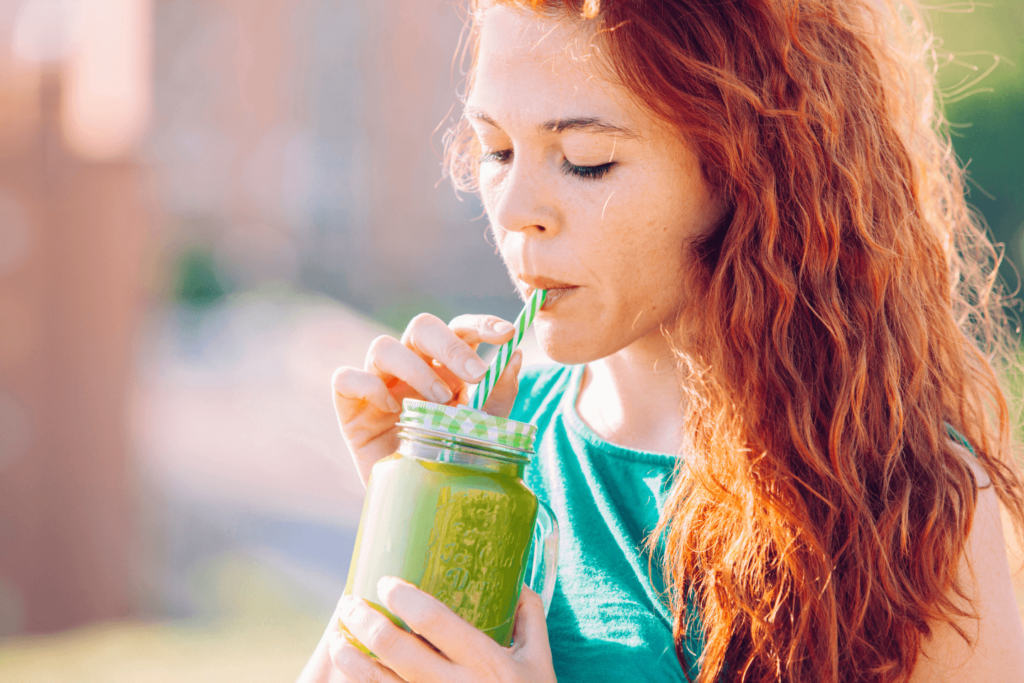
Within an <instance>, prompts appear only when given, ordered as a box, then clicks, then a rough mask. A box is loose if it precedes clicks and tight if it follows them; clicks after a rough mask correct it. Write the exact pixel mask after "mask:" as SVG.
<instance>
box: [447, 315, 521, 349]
mask: <svg viewBox="0 0 1024 683" xmlns="http://www.w3.org/2000/svg"><path fill="white" fill-rule="evenodd" d="M448 327H450V328H451V330H452V332H454V333H455V334H457V335H458V336H459V338H460V339H462V341H464V342H466V343H467V344H469V345H470V346H472V347H473V348H474V349H475V348H476V347H477V346H478V345H479V344H481V343H484V344H494V345H495V346H497V345H498V344H504V343H505V342H507V341H508V340H509V339H511V338H512V333H513V332H515V330H516V328H515V325H513V324H512V323H510V322H508V321H507V320H502V319H501V318H499V317H498V316H495V315H460V316H459V317H457V318H454V319H452V321H451V322H450V323H448Z"/></svg>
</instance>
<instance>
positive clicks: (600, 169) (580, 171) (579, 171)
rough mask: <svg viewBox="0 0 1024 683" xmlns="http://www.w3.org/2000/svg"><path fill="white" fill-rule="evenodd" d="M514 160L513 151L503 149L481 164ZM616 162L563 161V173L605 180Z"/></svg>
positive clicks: (488, 153) (485, 155)
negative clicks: (586, 163) (578, 164)
mask: <svg viewBox="0 0 1024 683" xmlns="http://www.w3.org/2000/svg"><path fill="white" fill-rule="evenodd" d="M511 159H512V150H510V149H503V150H501V151H498V152H487V153H486V154H484V155H482V156H481V157H480V163H487V162H496V163H499V164H507V163H508V162H509V161H510V160H511ZM615 164H616V162H614V161H610V162H608V163H607V164H601V165H599V166H577V165H576V164H572V163H569V160H568V159H565V160H564V161H562V172H563V173H565V174H566V175H571V176H576V177H577V178H582V179H584V180H597V179H598V178H603V177H604V176H605V175H607V173H608V172H609V171H610V170H612V166H614V165H615Z"/></svg>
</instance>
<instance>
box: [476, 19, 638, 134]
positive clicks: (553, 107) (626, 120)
mask: <svg viewBox="0 0 1024 683" xmlns="http://www.w3.org/2000/svg"><path fill="white" fill-rule="evenodd" d="M481 24H482V28H481V33H480V42H479V46H478V56H477V63H476V73H475V76H474V82H473V89H472V92H470V95H469V99H468V102H467V104H468V106H469V107H471V108H472V109H474V110H477V111H483V112H486V113H487V114H488V115H489V116H490V117H491V118H493V119H494V120H496V121H497V122H498V123H499V124H500V125H501V126H502V127H505V126H512V127H519V126H524V127H525V126H533V125H536V124H537V123H539V122H541V121H549V120H553V119H560V118H565V117H567V116H582V117H599V118H601V119H604V120H608V121H609V122H611V123H614V124H618V125H622V126H625V127H630V124H634V123H638V121H637V119H639V118H642V114H641V113H640V112H639V111H638V110H637V108H636V106H635V105H632V103H631V102H630V98H629V97H628V94H627V93H626V91H625V89H624V88H622V86H620V85H618V84H616V83H614V82H612V81H611V80H610V78H609V75H608V74H609V70H608V69H607V67H606V62H604V61H602V60H603V56H602V54H601V51H600V48H599V46H598V45H597V44H596V43H595V41H593V40H591V38H590V36H589V35H588V34H587V33H586V32H585V31H582V30H580V28H579V27H578V26H577V25H576V24H574V23H572V22H571V21H569V20H555V19H550V18H545V17H541V16H539V15H538V14H536V13H535V12H533V11H531V10H517V9H514V8H510V7H505V6H502V5H492V6H491V7H490V8H489V9H488V10H487V11H486V13H485V14H484V17H483V20H482V22H481Z"/></svg>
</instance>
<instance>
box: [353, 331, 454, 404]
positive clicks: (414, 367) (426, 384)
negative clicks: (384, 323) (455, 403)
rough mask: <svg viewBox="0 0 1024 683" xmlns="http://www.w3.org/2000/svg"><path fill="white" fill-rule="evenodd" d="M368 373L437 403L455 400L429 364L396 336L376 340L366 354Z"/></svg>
mask: <svg viewBox="0 0 1024 683" xmlns="http://www.w3.org/2000/svg"><path fill="white" fill-rule="evenodd" d="M366 371H367V372H371V373H373V374H375V375H378V376H380V377H381V379H382V380H383V381H385V382H386V381H387V379H388V378H391V377H396V378H398V379H400V380H402V381H403V382H405V383H407V384H408V385H409V386H411V387H412V388H413V389H415V390H416V391H417V392H419V394H420V396H423V397H425V398H426V399H427V400H428V401H434V402H435V403H448V401H450V400H452V390H451V389H450V388H449V387H448V385H447V384H445V383H444V381H443V380H442V379H441V378H440V377H438V376H437V373H436V372H434V370H433V369H432V368H431V367H430V364H429V363H428V362H427V361H425V360H423V358H422V357H421V356H419V355H417V354H416V353H414V352H413V351H412V350H411V349H410V348H408V347H407V346H406V345H405V344H402V343H401V342H399V341H398V340H397V339H395V338H394V337H388V336H384V337H377V339H375V340H373V343H372V344H370V350H369V352H368V353H367V354H366Z"/></svg>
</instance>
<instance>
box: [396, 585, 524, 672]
mask: <svg viewBox="0 0 1024 683" xmlns="http://www.w3.org/2000/svg"><path fill="white" fill-rule="evenodd" d="M377 595H378V596H380V599H381V602H383V603H384V606H385V607H387V608H388V609H389V610H391V612H392V613H393V614H395V615H396V616H397V617H398V618H399V619H401V620H403V621H404V622H405V623H406V624H408V625H409V627H410V628H411V629H412V630H413V631H415V632H416V633H419V634H420V635H421V636H423V637H424V638H426V639H427V640H428V641H430V643H431V644H432V645H433V646H434V647H436V648H437V649H438V650H440V651H441V652H442V653H444V655H445V656H446V657H447V658H448V659H450V660H451V661H452V662H454V663H455V664H457V665H461V666H468V667H472V666H474V665H479V664H481V663H483V662H491V661H494V660H495V659H497V658H500V657H502V656H507V655H506V654H505V650H504V648H502V647H501V646H500V645H498V644H497V643H495V642H494V641H493V640H491V639H490V638H489V637H488V636H486V635H484V633H483V632H482V631H480V630H479V629H477V628H475V627H473V626H472V625H470V624H469V622H467V621H466V620H465V619H463V618H462V617H460V616H459V615H457V614H455V612H452V611H451V610H450V609H448V607H447V606H446V605H445V604H444V603H442V602H441V601H440V600H438V599H437V598H435V597H434V596H432V595H428V594H427V593H424V592H423V591H421V590H420V589H419V588H417V587H416V586H413V585H412V584H410V583H407V582H405V581H402V580H401V579H397V578H395V577H393V576H385V577H384V578H382V579H381V580H380V581H378V582H377ZM391 663H392V662H391V661H389V662H388V664H389V665H390V664H391ZM394 664H395V671H397V672H399V673H401V672H402V669H401V668H398V667H399V666H401V664H400V663H399V662H394Z"/></svg>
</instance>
